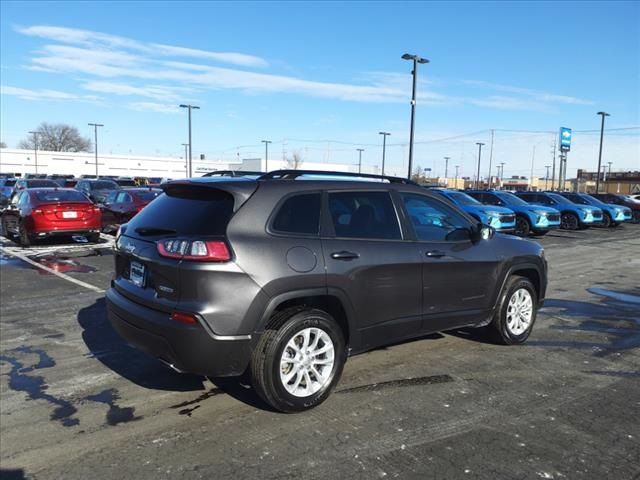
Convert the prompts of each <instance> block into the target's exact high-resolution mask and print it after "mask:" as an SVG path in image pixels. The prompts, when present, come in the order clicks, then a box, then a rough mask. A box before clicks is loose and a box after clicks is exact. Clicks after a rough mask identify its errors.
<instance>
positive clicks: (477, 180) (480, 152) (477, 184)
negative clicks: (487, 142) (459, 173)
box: [476, 142, 484, 190]
mask: <svg viewBox="0 0 640 480" xmlns="http://www.w3.org/2000/svg"><path fill="white" fill-rule="evenodd" d="M476 145H478V173H477V174H476V190H477V189H478V186H479V185H480V159H481V158H482V146H483V145H484V143H482V142H476Z"/></svg>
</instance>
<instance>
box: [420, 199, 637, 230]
mask: <svg viewBox="0 0 640 480" xmlns="http://www.w3.org/2000/svg"><path fill="white" fill-rule="evenodd" d="M433 191H434V192H437V193H438V194H440V195H441V196H443V197H445V198H447V199H448V200H450V201H451V202H453V203H454V204H456V205H457V206H458V207H460V208H462V209H463V210H464V211H466V212H467V213H468V214H469V215H471V216H472V217H474V218H475V219H477V220H478V221H479V222H481V223H483V224H485V225H489V226H491V227H493V228H495V229H496V230H497V231H499V232H510V233H511V232H512V233H515V234H516V235H519V236H523V237H526V236H528V235H545V234H546V233H548V232H549V231H551V230H553V229H557V228H562V229H565V230H577V229H583V228H587V227H589V226H602V227H607V228H609V227H617V226H618V225H620V224H621V223H624V222H635V223H638V222H640V203H638V204H636V203H635V202H634V201H633V200H631V199H628V198H626V197H624V196H622V195H614V194H599V195H598V196H595V195H588V194H586V193H571V192H514V193H511V192H507V191H502V190H464V191H460V190H448V189H433Z"/></svg>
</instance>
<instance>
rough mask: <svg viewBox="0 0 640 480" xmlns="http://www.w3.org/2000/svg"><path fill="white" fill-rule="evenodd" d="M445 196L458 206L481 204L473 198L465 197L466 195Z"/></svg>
mask: <svg viewBox="0 0 640 480" xmlns="http://www.w3.org/2000/svg"><path fill="white" fill-rule="evenodd" d="M445 195H447V196H448V197H449V198H450V199H451V200H453V201H454V202H456V203H457V204H458V205H482V203H480V202H479V201H478V200H476V199H475V198H473V197H471V196H469V195H467V194H466V193H462V192H446V193H445Z"/></svg>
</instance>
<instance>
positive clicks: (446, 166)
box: [444, 157, 451, 187]
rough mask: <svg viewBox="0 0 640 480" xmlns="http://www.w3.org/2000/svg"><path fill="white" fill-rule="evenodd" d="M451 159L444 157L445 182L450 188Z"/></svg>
mask: <svg viewBox="0 0 640 480" xmlns="http://www.w3.org/2000/svg"><path fill="white" fill-rule="evenodd" d="M450 159H451V157H444V182H445V185H446V186H447V187H448V186H449V178H448V177H449V160H450Z"/></svg>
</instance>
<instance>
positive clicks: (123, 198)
mask: <svg viewBox="0 0 640 480" xmlns="http://www.w3.org/2000/svg"><path fill="white" fill-rule="evenodd" d="M128 202H131V195H129V194H128V193H127V192H120V193H118V196H117V197H116V203H128Z"/></svg>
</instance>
